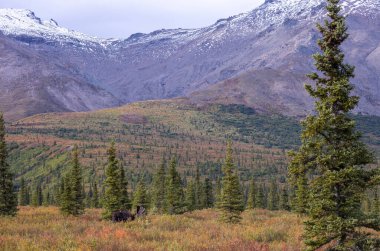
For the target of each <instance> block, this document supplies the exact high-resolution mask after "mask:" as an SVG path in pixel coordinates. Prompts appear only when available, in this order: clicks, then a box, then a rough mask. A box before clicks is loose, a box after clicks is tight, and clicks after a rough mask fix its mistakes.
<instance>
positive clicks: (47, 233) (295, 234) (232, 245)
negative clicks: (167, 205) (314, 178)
mask: <svg viewBox="0 0 380 251" xmlns="http://www.w3.org/2000/svg"><path fill="white" fill-rule="evenodd" d="M218 216H219V213H218V212H217V211H215V210H212V209H210V210H201V211H194V212H192V213H185V214H183V215H173V216H171V215H148V216H146V217H145V218H141V219H139V220H137V221H133V222H126V223H112V222H110V221H105V220H102V219H101V210H98V209H89V210H86V213H85V214H84V215H82V216H79V217H66V216H63V215H62V214H61V213H60V212H59V209H58V208H55V207H39V208H32V207H21V208H20V210H19V213H18V215H17V217H13V218H2V219H1V221H0V232H1V233H2V234H1V236H0V250H4V251H8V250H9V251H15V250H226V251H227V250H258V251H260V250H265V251H266V250H281V251H283V250H289V251H290V250H292V251H297V250H303V249H304V246H303V244H302V239H301V235H302V232H303V229H302V218H300V217H298V216H296V215H295V214H291V213H288V212H282V211H276V212H271V211H266V210H248V211H245V212H244V213H243V215H242V216H243V220H242V222H241V224H237V225H230V224H221V223H220V221H218Z"/></svg>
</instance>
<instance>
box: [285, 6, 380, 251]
mask: <svg viewBox="0 0 380 251" xmlns="http://www.w3.org/2000/svg"><path fill="white" fill-rule="evenodd" d="M340 10H341V8H340V6H339V0H327V11H328V17H329V18H328V20H326V21H325V23H324V25H319V24H318V25H317V27H318V30H319V31H320V32H321V34H322V39H320V40H319V41H318V45H319V47H320V49H321V50H322V53H321V54H315V55H314V59H315V65H316V67H317V69H318V73H312V74H310V75H309V77H310V79H311V80H313V81H314V82H315V84H316V85H315V87H313V86H311V85H306V86H305V88H306V90H307V92H308V93H309V94H310V95H311V97H313V98H314V99H315V100H316V102H315V108H316V114H315V115H310V116H308V117H307V118H306V119H305V120H304V121H303V123H302V125H303V131H302V136H301V138H302V145H301V147H300V149H299V150H298V152H296V153H292V154H291V157H292V161H291V164H290V167H289V172H290V176H291V178H292V182H293V184H295V188H296V189H299V187H297V185H298V184H299V183H300V184H302V183H304V184H307V185H308V187H307V189H306V191H307V195H308V199H309V200H308V201H309V203H308V208H307V214H308V216H309V217H308V218H309V219H308V220H307V222H306V223H305V243H306V244H307V246H308V248H309V250H315V249H318V248H320V247H322V246H324V245H326V244H329V246H330V250H375V248H376V247H374V245H375V244H374V243H375V241H374V240H371V239H369V238H368V236H367V234H365V233H363V232H362V231H360V228H361V227H370V228H374V229H378V228H379V226H378V224H377V221H374V220H373V219H372V220H370V219H368V218H367V217H366V215H365V214H363V212H362V211H361V198H362V197H363V195H364V194H365V192H366V190H368V189H370V188H372V187H373V186H374V185H376V184H377V183H378V182H377V181H376V179H375V178H376V177H377V175H378V173H379V172H378V170H374V169H372V170H370V169H367V168H366V167H365V166H366V165H367V164H368V163H371V162H372V161H373V156H372V154H371V153H370V152H369V151H368V150H367V148H366V147H365V145H364V144H363V143H362V142H361V141H360V134H359V133H358V132H357V131H356V130H355V122H354V121H353V120H352V118H351V117H350V115H349V113H350V112H351V111H352V110H353V109H354V108H355V107H356V106H357V104H358V101H359V98H358V97H356V96H352V95H351V91H352V90H353V85H352V84H351V83H350V79H351V78H352V77H354V67H352V66H350V65H348V64H345V63H344V54H343V52H342V51H341V49H340V46H341V44H342V43H343V42H344V41H345V40H346V39H347V38H348V34H347V27H346V23H345V18H344V16H342V15H341V14H340ZM306 177H307V180H306V182H302V180H301V181H300V180H299V179H305V178H306ZM296 192H297V191H296ZM297 197H299V193H297ZM298 199H299V198H298Z"/></svg>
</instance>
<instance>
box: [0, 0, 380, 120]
mask: <svg viewBox="0 0 380 251" xmlns="http://www.w3.org/2000/svg"><path fill="white" fill-rule="evenodd" d="M324 7H325V3H324V1H322V0H267V1H266V2H265V3H264V4H263V5H261V6H260V7H258V8H256V9H254V10H252V11H250V12H247V13H243V14H240V15H236V16H232V17H229V18H227V19H220V20H218V21H217V22H216V23H214V24H213V25H210V26H208V27H204V28H200V29H174V30H165V29H163V30H159V31H155V32H152V33H149V34H142V33H139V34H134V35H132V36H130V37H129V38H127V39H124V40H120V39H119V40H118V39H100V38H95V37H91V36H87V35H85V34H82V33H79V32H75V31H71V30H68V29H65V28H62V27H59V25H58V24H57V22H55V21H54V20H50V21H42V20H40V19H39V18H38V17H36V15H35V14H34V13H33V12H31V11H27V10H14V9H3V10H0V31H1V32H2V33H3V34H4V35H3V36H0V48H7V50H4V49H1V50H0V52H3V53H2V54H3V55H1V56H0V90H4V88H5V86H8V88H7V89H6V90H7V92H8V93H9V92H10V93H12V91H13V90H12V89H11V88H9V87H10V86H13V85H15V83H16V84H17V86H20V88H21V89H22V90H25V92H27V91H28V90H29V89H30V88H33V87H32V86H30V83H33V82H38V83H43V84H41V85H40V87H39V90H44V93H45V94H46V95H45V96H47V97H48V100H50V99H52V100H54V104H56V105H55V106H52V107H61V108H62V107H63V108H62V109H61V110H72V111H77V110H86V109H94V108H99V107H108V106H112V105H115V104H119V103H128V102H133V101H138V100H147V99H160V98H171V97H177V96H184V95H187V96H188V97H189V102H193V103H197V104H204V103H209V102H223V103H225V102H234V103H242V104H246V105H249V106H252V107H254V108H256V109H257V110H261V111H263V112H280V113H284V114H288V115H302V114H305V113H306V112H307V111H309V110H310V109H312V105H311V104H312V102H311V100H310V99H309V98H308V95H307V94H306V92H305V91H304V90H303V82H304V81H306V78H305V77H304V76H305V74H306V73H308V72H310V71H312V70H313V61H312V59H311V55H312V54H313V53H315V52H317V51H318V48H317V47H316V40H317V39H318V37H319V34H318V32H317V31H316V29H315V23H316V22H320V21H321V20H322V19H323V18H324V16H325V8H324ZM342 8H343V11H344V13H345V14H346V15H347V16H348V24H349V28H350V30H349V32H350V34H351V36H350V39H349V40H348V41H347V42H346V43H345V45H344V50H345V51H346V54H347V61H348V62H349V63H351V64H354V65H356V66H357V71H356V73H357V74H356V76H357V78H356V79H355V80H354V81H353V82H354V83H355V84H356V93H357V94H359V95H360V96H361V97H362V99H361V103H360V106H359V108H358V110H357V111H358V112H363V113H368V114H375V115H380V30H379V29H378V27H380V1H378V0H346V1H342ZM15 51H17V53H15ZM4 52H5V53H4ZM12 53H13V54H12ZM10 54H12V55H13V56H9V55H10ZM26 54H28V56H26ZM15 55H17V56H15ZM30 55H33V57H31V56H30ZM7 56H8V58H7ZM19 58H23V59H24V61H23V63H22V64H20V63H17V62H18V61H19ZM31 58H33V60H31ZM20 62H21V61H20ZM10 65H12V67H10ZM28 65H33V66H36V65H37V66H39V67H37V69H39V68H40V71H31V70H29V71H26V70H25V67H27V66H28ZM52 65H53V66H54V67H52ZM52 68H53V69H52ZM57 72H59V74H57ZM46 74H47V75H49V76H51V78H54V79H56V80H59V81H53V80H41V78H42V76H44V75H46ZM72 77H74V78H75V79H76V82H75V83H76V84H75V86H76V87H75V88H76V91H75V93H79V94H80V95H77V96H76V97H75V98H74V100H72V99H70V96H71V95H72V94H66V95H64V96H65V97H66V99H65V100H64V101H63V100H60V95H59V92H60V90H61V89H62V90H64V89H65V88H66V87H67V85H66V84H65V83H66V81H67V80H65V79H67V78H72ZM31 80H32V81H31ZM56 82H60V86H61V89H60V88H56V89H55V91H51V88H52V87H51V86H54V84H55V83H56ZM83 83H85V84H83ZM71 85H72V86H71V88H74V87H73V83H72V84H71ZM82 86H87V87H90V86H91V87H92V88H93V92H92V94H91V95H92V96H91V97H92V98H89V97H87V91H84V90H82V89H81V87H82ZM1 93H5V92H4V91H2V92H0V100H4V99H3V97H2V96H3V95H4V96H5V94H1ZM68 93H72V92H68ZM105 93H106V94H107V95H105ZM53 94H54V95H53ZM97 95H99V96H104V95H105V97H108V98H103V99H102V101H101V102H99V100H98V99H96V98H95V97H96V96H97ZM74 96H75V95H74ZM7 97H9V95H8V96H7ZM52 97H53V98H52ZM111 100H112V102H111ZM11 101H12V100H10V101H9V102H11ZM84 101H85V102H84ZM96 101H98V102H96ZM7 102H8V101H7ZM49 102H50V101H49ZM49 102H48V103H49ZM92 102H95V103H96V105H92ZM19 103H22V102H21V101H20V102H19ZM72 103H74V104H77V105H71V106H70V104H72ZM78 104H82V105H78ZM8 106H9V105H8ZM8 106H7V104H6V102H5V101H0V109H5V110H6V112H7V114H11V113H12V112H9V108H7V107H8ZM16 107H17V106H14V105H12V108H13V109H16ZM20 107H22V104H20ZM32 108H33V105H28V106H27V107H26V108H23V109H24V110H27V112H25V114H21V115H20V114H19V115H17V116H14V117H13V118H19V117H22V116H25V115H29V114H32V113H36V112H41V109H39V108H36V109H34V108H33V109H32ZM55 110H57V108H54V109H53V108H52V109H50V110H49V109H45V110H43V112H45V111H55ZM9 116H10V115H9Z"/></svg>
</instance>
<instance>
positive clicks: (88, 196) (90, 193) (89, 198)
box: [85, 184, 94, 208]
mask: <svg viewBox="0 0 380 251" xmlns="http://www.w3.org/2000/svg"><path fill="white" fill-rule="evenodd" d="M93 196H94V190H92V184H90V186H89V189H88V193H87V194H86V200H85V204H86V207H87V208H91V207H92V203H91V201H92V198H93Z"/></svg>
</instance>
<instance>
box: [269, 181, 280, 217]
mask: <svg viewBox="0 0 380 251" xmlns="http://www.w3.org/2000/svg"><path fill="white" fill-rule="evenodd" d="M278 202H279V196H278V189H277V184H276V181H275V180H272V182H271V184H270V187H269V194H268V209H269V210H278Z"/></svg>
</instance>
